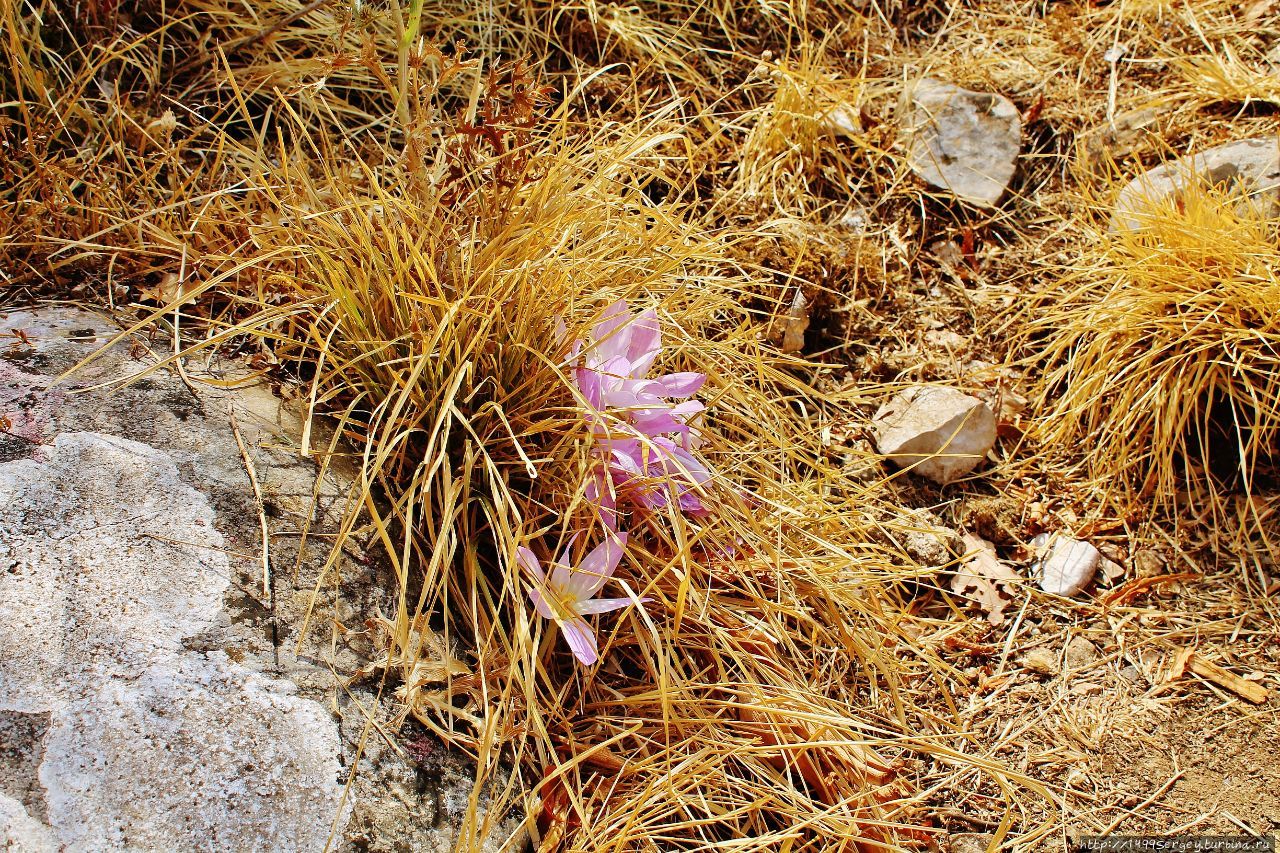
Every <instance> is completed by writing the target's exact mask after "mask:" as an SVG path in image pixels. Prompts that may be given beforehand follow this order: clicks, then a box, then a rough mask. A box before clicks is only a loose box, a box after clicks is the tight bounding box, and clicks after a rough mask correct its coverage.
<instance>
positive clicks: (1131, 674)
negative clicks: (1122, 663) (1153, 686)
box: [1120, 664, 1142, 684]
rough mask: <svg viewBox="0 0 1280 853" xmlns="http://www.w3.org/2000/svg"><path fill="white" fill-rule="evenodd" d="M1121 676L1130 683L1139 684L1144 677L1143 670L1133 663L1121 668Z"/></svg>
mask: <svg viewBox="0 0 1280 853" xmlns="http://www.w3.org/2000/svg"><path fill="white" fill-rule="evenodd" d="M1120 677H1121V678H1123V679H1124V680H1125V681H1127V682H1129V683H1130V684H1137V683H1138V682H1139V681H1140V680H1141V679H1142V671H1141V670H1139V669H1138V668H1137V667H1136V666H1134V665H1133V664H1129V665H1128V666H1126V667H1124V668H1123V669H1121V670H1120Z"/></svg>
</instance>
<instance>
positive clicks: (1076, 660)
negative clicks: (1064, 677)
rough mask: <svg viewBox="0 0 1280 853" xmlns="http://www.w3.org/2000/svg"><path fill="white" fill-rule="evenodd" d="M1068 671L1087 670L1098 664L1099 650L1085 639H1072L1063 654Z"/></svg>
mask: <svg viewBox="0 0 1280 853" xmlns="http://www.w3.org/2000/svg"><path fill="white" fill-rule="evenodd" d="M1063 659H1064V661H1065V663H1066V665H1067V669H1072V670H1076V669H1085V668H1086V667H1089V666H1092V665H1093V664H1095V663H1097V662H1098V649H1097V647H1096V646H1094V645H1093V643H1091V642H1089V641H1088V640H1086V639H1085V638H1084V637H1072V638H1071V639H1070V640H1068V641H1067V648H1066V650H1065V652H1064V653H1063Z"/></svg>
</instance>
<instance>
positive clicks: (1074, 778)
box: [1062, 767, 1089, 788]
mask: <svg viewBox="0 0 1280 853" xmlns="http://www.w3.org/2000/svg"><path fill="white" fill-rule="evenodd" d="M1062 781H1063V783H1064V784H1065V785H1066V786H1067V787H1068V788H1083V787H1085V786H1086V785H1088V784H1089V774H1087V773H1085V772H1084V771H1083V770H1081V769H1080V768H1079V767H1072V768H1071V769H1070V770H1068V771H1067V775H1066V778H1064V779H1063V780H1062Z"/></svg>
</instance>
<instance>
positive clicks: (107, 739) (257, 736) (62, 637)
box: [0, 308, 515, 853]
mask: <svg viewBox="0 0 1280 853" xmlns="http://www.w3.org/2000/svg"><path fill="white" fill-rule="evenodd" d="M117 334H118V329H117V328H116V327H115V326H114V325H113V324H111V323H110V322H108V321H106V320H105V319H104V318H103V317H101V316H98V315H95V314H93V313H90V312H86V311H81V310H78V309H71V308H47V309H39V310H32V311H18V312H11V313H9V314H8V315H0V416H3V417H4V418H5V419H6V420H7V421H8V424H9V426H8V427H7V429H6V431H5V432H3V433H0V841H3V842H4V844H0V848H3V849H15V850H26V849H31V850H43V849H51V850H68V851H77V850H86V851H89V850H92V851H100V850H101V851H111V850H125V849H129V850H186V849H202V850H215V851H220V850H300V851H301V850H321V849H326V848H327V849H331V850H338V851H348V850H355V849H360V850H367V851H391V850H402V849H412V850H421V851H427V852H428V853H431V851H441V853H443V851H447V850H452V849H454V848H455V847H456V844H455V842H456V839H457V838H458V835H459V832H460V830H461V820H462V815H463V813H464V811H465V809H464V808H462V809H460V808H458V807H457V804H458V803H462V804H463V806H465V805H466V803H467V802H468V798H469V796H470V794H471V787H472V782H473V780H474V773H473V770H472V769H471V768H470V767H469V766H468V765H467V763H466V762H465V761H463V760H460V759H459V758H458V757H457V755H456V754H455V753H453V752H451V751H450V750H449V749H448V748H446V747H445V746H444V745H443V744H440V743H439V742H438V741H432V740H431V739H430V738H429V736H427V735H425V734H423V733H422V732H421V731H420V730H416V731H414V732H412V733H409V732H406V733H405V736H406V737H407V736H410V734H411V736H412V737H413V738H414V742H415V743H416V744H418V746H417V747H416V749H417V753H418V754H421V755H425V754H427V753H430V760H419V758H416V757H414V756H413V755H411V754H410V753H411V752H413V750H409V749H402V748H391V747H387V748H383V747H382V742H381V740H380V739H379V737H378V736H373V737H368V736H367V729H368V726H369V725H370V724H371V723H372V724H376V725H378V726H380V727H381V729H380V730H381V731H383V732H386V733H389V734H390V735H391V736H393V737H394V736H396V732H397V729H396V727H397V726H398V725H400V724H401V722H402V719H403V718H402V717H400V716H398V715H399V714H400V712H401V710H402V709H400V708H398V707H396V706H395V705H394V703H392V702H391V701H390V700H389V696H383V695H382V691H380V689H379V685H378V684H377V680H376V679H374V680H373V683H368V682H363V683H362V682H361V681H360V680H359V679H357V678H356V676H357V674H358V673H359V672H361V671H362V670H363V669H364V668H365V667H366V666H367V665H368V664H369V661H370V658H371V656H373V655H375V654H376V650H375V649H373V648H372V647H371V646H370V645H369V639H368V636H367V634H366V633H365V632H363V631H359V630H356V631H339V630H335V627H334V626H336V625H337V624H338V623H341V624H343V625H348V626H352V627H357V628H358V626H360V625H361V623H362V622H363V620H364V619H365V618H367V617H368V616H370V615H372V614H374V613H376V612H378V611H381V612H391V611H392V610H393V609H394V602H395V595H396V593H395V589H394V581H393V580H391V579H390V578H389V576H387V575H385V574H382V573H381V572H380V570H379V565H378V561H377V560H376V559H373V558H372V557H373V556H374V555H363V554H361V553H359V548H358V546H357V545H355V544H354V543H352V544H351V545H350V546H349V547H348V549H347V550H348V551H349V552H350V553H351V554H353V555H354V556H355V557H356V559H348V558H347V557H345V556H344V557H342V558H341V560H340V563H339V565H338V567H337V571H330V572H328V573H326V572H325V571H324V569H325V564H326V560H327V557H328V549H327V548H326V547H325V546H324V545H323V544H321V545H311V546H309V547H307V548H305V549H303V548H301V547H300V538H299V536H298V531H299V530H300V529H302V528H303V527H304V526H306V525H310V529H311V530H312V531H313V532H314V533H316V534H318V535H319V536H321V537H324V536H327V535H329V534H331V533H332V531H333V530H334V526H335V525H336V523H337V521H338V519H339V518H340V516H341V514H342V512H343V511H344V509H345V506H346V502H347V496H348V488H349V486H350V483H351V481H350V478H349V475H343V474H342V473H341V460H340V459H339V460H335V461H334V464H333V465H332V466H331V467H330V473H329V475H327V476H326V478H325V479H323V480H321V481H320V482H319V483H317V472H316V467H315V466H314V465H313V464H312V462H311V461H310V460H309V459H307V458H305V457H304V456H303V455H302V454H301V453H300V452H299V449H298V445H297V435H298V432H299V426H300V421H299V418H298V416H297V413H296V412H293V411H291V410H290V409H289V407H287V406H282V404H281V402H280V400H279V399H278V398H277V397H276V396H274V395H273V394H272V393H271V392H270V390H269V389H268V388H266V386H258V387H256V388H250V389H243V390H237V391H235V392H230V391H221V390H217V389H213V388H209V387H206V386H201V385H200V384H199V383H198V382H196V383H193V384H190V385H188V384H187V383H186V382H184V381H183V380H182V379H181V378H180V377H178V376H177V375H175V374H173V373H170V372H169V371H165V370H159V371H155V372H153V373H151V374H150V375H148V376H146V377H145V378H142V379H139V380H138V381H136V382H135V383H133V384H131V385H129V386H128V387H124V388H118V387H117V388H102V389H98V390H92V388H93V386H95V385H99V384H102V383H112V382H116V381H118V380H120V379H121V378H123V377H127V376H131V375H134V374H136V373H138V372H139V371H141V370H144V369H146V368H148V366H150V365H151V364H152V363H153V362H152V361H151V360H150V356H149V355H148V354H147V347H145V346H142V345H140V344H138V343H135V342H132V341H130V340H128V339H126V340H122V341H121V342H119V343H118V344H117V345H115V346H113V347H111V348H110V349H109V350H107V351H106V352H105V354H104V355H102V356H101V357H100V358H98V359H97V360H95V361H93V362H91V363H90V364H88V365H87V366H85V367H83V368H81V369H80V370H78V371H76V372H75V373H74V374H72V375H71V376H70V378H68V379H60V378H59V377H60V376H61V375H62V374H63V373H64V372H66V371H67V370H68V369H69V368H71V367H73V366H74V365H76V364H77V363H78V362H80V361H81V360H82V359H83V358H85V357H86V356H87V355H89V354H90V353H93V352H94V351H95V350H97V349H98V348H100V347H102V346H103V345H105V344H106V343H108V342H109V341H110V340H111V339H112V338H113V337H114V336H115V335H117ZM164 345H165V341H164V340H163V339H161V340H158V341H155V342H153V343H152V346H154V347H155V348H157V349H160V348H163V347H164ZM213 367H214V369H215V370H217V371H222V372H221V373H220V374H219V377H220V378H226V373H225V371H227V370H233V369H235V367H236V366H235V365H234V364H219V363H215V364H214V365H213ZM191 369H192V370H194V365H193V366H192V368H191ZM229 410H230V411H233V412H234V413H235V418H236V423H238V425H239V430H240V432H241V434H242V437H243V439H244V441H245V444H246V447H247V448H248V452H249V455H250V458H251V460H252V463H253V466H254V469H255V471H256V474H257V478H258V480H259V481H260V484H261V487H262V492H263V497H264V502H265V507H263V509H264V510H265V513H266V515H267V518H268V524H269V527H270V533H271V538H270V550H269V555H270V559H271V564H272V569H273V571H272V572H271V573H270V576H269V584H268V586H269V589H268V590H266V591H265V592H264V589H263V567H262V561H261V554H262V547H263V543H262V541H261V534H260V530H259V518H260V509H259V506H258V503H257V500H256V498H255V497H254V494H253V491H252V489H251V487H250V483H249V478H248V474H247V470H246V465H245V462H244V459H243V458H242V457H241V452H240V449H239V445H238V443H237V441H236V438H235V433H234V431H233V429H232V426H231V420H230V418H229V415H228V411H229ZM314 492H318V494H319V501H318V503H313V500H312V496H313V493H314ZM6 569H7V571H6ZM309 615H310V618H308V616H309ZM353 679H354V680H355V683H352V681H353ZM390 692H391V691H389V690H388V691H386V693H387V694H390ZM353 769H354V770H355V776H354V780H351V778H350V777H351V774H352V770H353ZM485 802H486V801H485V800H484V798H483V797H482V798H481V805H482V806H483V805H484V804H485ZM493 823H494V824H495V825H501V828H500V830H499V831H495V832H494V833H493V834H492V836H491V837H490V838H489V839H488V847H487V848H486V849H494V850H496V849H497V846H498V844H499V843H501V842H502V841H503V840H505V839H506V837H507V836H508V835H509V834H511V833H512V832H514V831H515V826H514V825H513V824H512V823H511V822H506V823H504V822H503V821H502V820H500V819H497V818H495V820H494V821H493ZM44 840H47V841H48V845H49V846H48V847H42V846H40V845H41V844H43V843H44ZM5 845H7V846H5ZM24 845H25V846H24Z"/></svg>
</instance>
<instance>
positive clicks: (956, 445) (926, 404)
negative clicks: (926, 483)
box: [872, 385, 996, 484]
mask: <svg viewBox="0 0 1280 853" xmlns="http://www.w3.org/2000/svg"><path fill="white" fill-rule="evenodd" d="M872 420H873V426H874V428H875V433H876V445H877V446H878V447H879V449H880V452H881V453H883V454H884V455H885V456H887V457H889V459H890V460H892V461H893V462H894V464H896V465H898V466H900V467H903V468H906V467H908V466H910V467H911V470H912V471H913V472H914V473H917V474H920V475H921V476H924V477H928V478H929V479H930V480H933V481H934V482H935V483H942V484H945V483H950V482H952V481H954V480H957V479H959V478H960V477H963V476H964V475H966V474H968V473H969V472H970V471H972V470H973V469H974V468H976V467H978V464H979V463H980V462H981V461H982V460H983V458H984V457H985V456H986V455H987V451H989V450H991V448H992V446H993V445H994V444H995V441H996V418H995V415H994V414H993V413H992V411H991V409H989V408H987V405H986V404H985V403H983V402H982V401H981V400H979V399H977V398H976V397H970V396H969V395H968V394H964V393H961V392H960V391H957V390H956V389H954V388H947V387H944V386H934V385H928V386H926V385H920V386H916V387H914V388H908V389H907V390H906V391H903V392H902V393H901V394H899V395H898V396H896V397H894V398H893V399H892V400H891V401H889V402H888V403H886V404H885V405H884V406H882V407H881V408H880V411H878V412H876V415H875V417H874V418H873V419H872Z"/></svg>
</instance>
